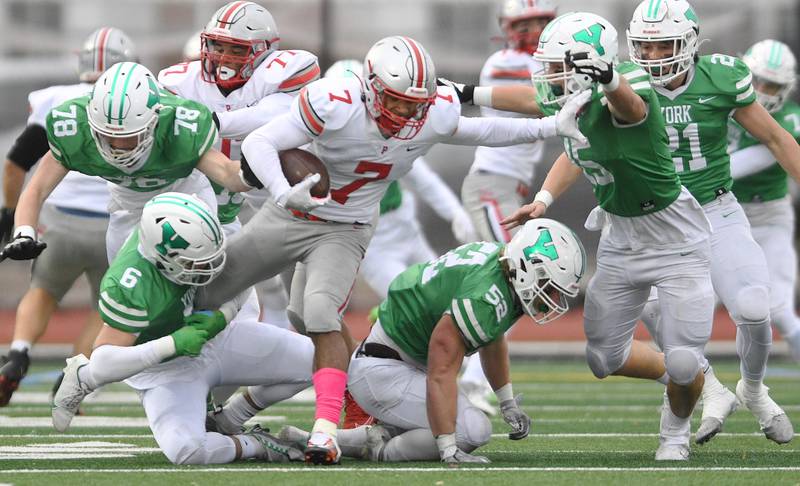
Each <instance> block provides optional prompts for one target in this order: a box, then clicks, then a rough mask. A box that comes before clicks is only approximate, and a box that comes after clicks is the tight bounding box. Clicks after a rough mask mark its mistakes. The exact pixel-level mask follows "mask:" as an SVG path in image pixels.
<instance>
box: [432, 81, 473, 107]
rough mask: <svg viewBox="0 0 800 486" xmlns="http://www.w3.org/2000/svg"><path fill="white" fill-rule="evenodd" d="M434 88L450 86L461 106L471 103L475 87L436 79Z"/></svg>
mask: <svg viewBox="0 0 800 486" xmlns="http://www.w3.org/2000/svg"><path fill="white" fill-rule="evenodd" d="M436 86H450V87H451V88H453V89H454V90H456V94H457V95H458V101H460V102H461V104H464V103H472V96H473V94H474V93H475V86H473V85H471V84H462V83H456V82H455V81H450V80H449V79H446V78H436Z"/></svg>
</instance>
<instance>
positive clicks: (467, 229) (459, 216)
mask: <svg viewBox="0 0 800 486" xmlns="http://www.w3.org/2000/svg"><path fill="white" fill-rule="evenodd" d="M451 225H452V226H451V227H452V230H453V236H455V237H456V240H458V242H459V243H461V244H464V243H471V242H473V241H477V240H478V235H477V234H476V233H475V226H474V225H473V224H472V218H470V217H469V214H467V212H466V211H464V210H463V209H459V210H458V211H456V213H455V214H454V215H453V221H452V223H451Z"/></svg>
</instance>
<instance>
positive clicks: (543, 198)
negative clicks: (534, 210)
mask: <svg viewBox="0 0 800 486" xmlns="http://www.w3.org/2000/svg"><path fill="white" fill-rule="evenodd" d="M553 201H554V198H553V195H552V194H550V191H548V190H547V189H542V190H541V191H539V192H537V193H536V196H535V197H534V198H533V202H540V203H542V204H544V207H545V209H546V208H549V207H550V205H551V204H553Z"/></svg>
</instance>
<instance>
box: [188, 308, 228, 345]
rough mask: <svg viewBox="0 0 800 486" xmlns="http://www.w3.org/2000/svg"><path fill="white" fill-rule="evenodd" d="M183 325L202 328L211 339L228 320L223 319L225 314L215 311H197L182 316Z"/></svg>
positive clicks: (220, 330)
mask: <svg viewBox="0 0 800 486" xmlns="http://www.w3.org/2000/svg"><path fill="white" fill-rule="evenodd" d="M183 323H184V325H187V326H192V327H194V328H196V329H202V330H203V331H206V332H207V333H208V339H213V338H214V336H216V335H217V334H219V333H220V332H222V330H223V329H225V326H227V325H228V321H226V320H225V315H224V314H223V313H222V312H220V311H218V310H216V311H198V312H195V313H193V314H192V315H190V316H186V317H184V318H183Z"/></svg>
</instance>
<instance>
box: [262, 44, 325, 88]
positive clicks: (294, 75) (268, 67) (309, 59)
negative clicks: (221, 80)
mask: <svg viewBox="0 0 800 486" xmlns="http://www.w3.org/2000/svg"><path fill="white" fill-rule="evenodd" d="M319 76H320V69H319V64H318V63H317V56H315V55H314V54H311V53H310V52H308V51H300V50H291V51H275V52H273V53H272V54H270V55H269V56H267V58H266V59H264V62H262V63H261V65H260V66H259V67H258V69H257V70H256V72H255V73H254V74H253V77H252V79H251V80H250V81H249V82H256V83H259V84H261V85H263V90H264V94H265V95H266V94H271V93H275V92H276V91H281V92H284V93H293V92H297V91H300V89H302V88H303V87H304V86H306V85H307V84H308V83H310V82H312V81H315V80H317V79H319Z"/></svg>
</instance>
